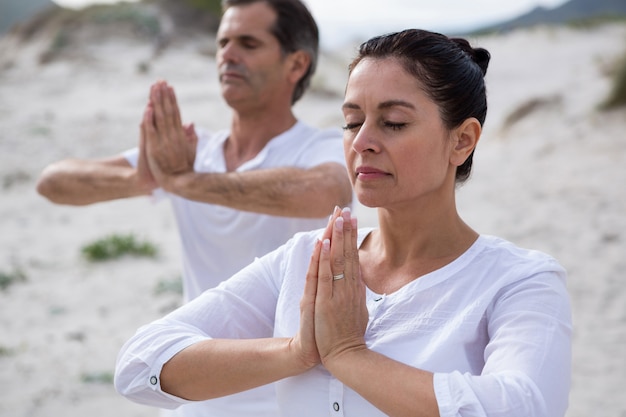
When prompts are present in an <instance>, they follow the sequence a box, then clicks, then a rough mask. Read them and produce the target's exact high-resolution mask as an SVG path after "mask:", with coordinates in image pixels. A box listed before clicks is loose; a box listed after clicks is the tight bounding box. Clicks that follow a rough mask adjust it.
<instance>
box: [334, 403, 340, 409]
mask: <svg viewBox="0 0 626 417" xmlns="http://www.w3.org/2000/svg"><path fill="white" fill-rule="evenodd" d="M333 410H335V411H339V403H333Z"/></svg>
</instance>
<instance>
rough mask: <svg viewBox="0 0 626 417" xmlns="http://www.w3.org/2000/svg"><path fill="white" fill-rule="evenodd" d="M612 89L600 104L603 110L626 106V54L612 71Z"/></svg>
mask: <svg viewBox="0 0 626 417" xmlns="http://www.w3.org/2000/svg"><path fill="white" fill-rule="evenodd" d="M612 76H613V87H612V88H611V92H610V93H609V97H608V98H607V100H606V101H605V102H604V103H603V104H602V108H603V109H605V110H609V109H614V108H617V107H623V106H626V54H624V56H623V57H622V59H621V61H620V62H619V63H618V65H617V67H616V69H615V71H613V75H612Z"/></svg>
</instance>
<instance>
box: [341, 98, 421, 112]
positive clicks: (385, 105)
mask: <svg viewBox="0 0 626 417" xmlns="http://www.w3.org/2000/svg"><path fill="white" fill-rule="evenodd" d="M397 106H400V107H406V108H408V109H412V110H415V106H414V105H413V104H412V103H409V102H408V101H404V100H388V101H383V102H382V103H380V104H379V105H378V108H379V109H388V108H391V107H397ZM341 108H342V109H351V110H360V109H361V108H360V107H359V105H358V104H355V103H351V102H349V101H347V102H345V103H343V105H342V106H341Z"/></svg>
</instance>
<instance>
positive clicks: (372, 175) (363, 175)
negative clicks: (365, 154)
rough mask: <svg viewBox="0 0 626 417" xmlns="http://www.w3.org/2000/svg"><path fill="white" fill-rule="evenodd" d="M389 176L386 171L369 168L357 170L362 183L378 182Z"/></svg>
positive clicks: (364, 167)
mask: <svg viewBox="0 0 626 417" xmlns="http://www.w3.org/2000/svg"><path fill="white" fill-rule="evenodd" d="M388 175H389V174H388V173H387V172H385V171H381V170H380V169H376V168H372V167H367V166H363V167H358V168H357V169H356V176H357V178H358V179H359V180H360V181H368V180H376V179H379V178H383V177H386V176H388Z"/></svg>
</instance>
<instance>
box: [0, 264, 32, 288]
mask: <svg viewBox="0 0 626 417" xmlns="http://www.w3.org/2000/svg"><path fill="white" fill-rule="evenodd" d="M25 281H26V274H25V273H24V271H22V270H21V269H20V268H14V269H13V270H12V271H10V272H5V271H0V290H5V289H7V288H9V287H10V286H11V285H13V284H16V283H18V282H25Z"/></svg>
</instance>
